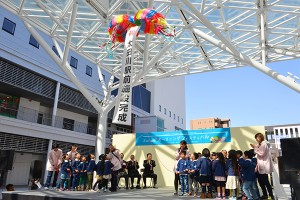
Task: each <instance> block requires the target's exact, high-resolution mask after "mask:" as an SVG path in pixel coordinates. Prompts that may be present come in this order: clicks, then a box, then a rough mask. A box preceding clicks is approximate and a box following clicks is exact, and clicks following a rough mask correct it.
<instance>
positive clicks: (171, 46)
mask: <svg viewBox="0 0 300 200" xmlns="http://www.w3.org/2000/svg"><path fill="white" fill-rule="evenodd" d="M0 5H1V6H3V7H5V8H6V9H8V10H10V11H12V12H14V13H15V14H17V15H19V16H20V18H21V19H22V20H23V21H24V23H25V25H26V26H27V28H28V30H29V31H30V32H31V33H32V34H33V36H34V37H35V38H36V39H37V40H38V42H39V43H40V44H41V46H42V47H43V48H44V49H45V50H46V51H47V53H48V54H49V55H50V56H51V57H52V58H53V60H54V61H55V62H56V63H57V64H58V65H59V66H60V67H61V68H62V69H63V70H64V71H65V73H66V74H67V76H68V77H69V78H70V80H71V81H72V82H73V83H74V84H75V85H76V86H77V87H78V88H79V90H80V91H81V92H82V93H83V95H84V96H85V97H86V98H87V99H88V100H89V101H90V102H91V103H92V105H93V106H94V107H95V108H96V109H97V110H98V111H99V133H98V137H97V145H98V148H97V149H98V150H97V153H100V152H101V151H102V150H101V149H102V147H103V140H104V138H105V130H106V114H107V112H108V111H109V110H110V109H111V108H112V107H113V106H114V105H115V104H114V103H115V101H116V98H117V97H116V98H114V99H111V98H110V91H112V90H113V89H115V88H117V87H118V86H117V84H116V83H113V77H114V76H116V77H120V75H121V74H120V72H121V60H122V53H123V48H124V45H123V44H122V43H117V44H116V46H115V48H114V49H113V57H112V58H108V57H107V51H106V50H105V48H101V47H99V46H101V45H103V44H105V43H107V42H109V40H110V39H109V35H108V33H107V28H108V24H109V22H110V20H111V19H112V17H113V16H115V15H119V14H129V15H134V14H135V13H136V12H137V11H138V10H140V9H143V8H147V7H151V8H154V9H155V10H156V11H158V12H160V13H162V14H163V15H164V16H165V18H166V20H167V22H168V24H170V25H172V26H175V27H176V38H175V40H174V41H170V40H168V39H167V38H166V37H164V36H162V35H143V34H140V35H139V36H138V37H137V42H136V49H137V52H136V55H135V60H134V72H133V85H138V84H141V83H144V82H148V81H152V80H155V79H158V78H164V77H170V76H179V75H187V74H194V73H203V72H209V71H215V70H223V69H231V68H235V67H242V66H252V67H255V68H257V69H258V70H260V71H261V72H263V73H265V74H267V75H268V76H270V77H272V78H274V79H275V80H277V81H279V82H281V83H283V84H285V85H286V86H288V87H290V88H291V89H293V90H295V91H297V92H300V85H299V84H298V83H296V82H295V81H294V80H293V79H291V78H288V77H286V76H283V75H280V74H279V73H277V72H275V71H273V70H272V69H270V68H269V67H267V66H266V63H268V62H276V61H282V60H288V59H296V58H299V57H300V49H299V48H300V45H299V38H300V0H247V1H246V0H191V1H190V0H2V1H1V3H0ZM35 29H39V30H41V31H43V32H45V33H46V34H48V35H50V36H51V37H52V39H53V42H54V43H55V44H56V47H59V45H57V44H58V43H61V44H64V50H62V49H60V48H58V52H59V54H60V58H59V57H58V56H56V55H55V54H54V53H53V52H52V50H51V48H50V47H49V46H48V45H47V43H46V42H45V41H44V40H43V39H42V37H40V36H39V34H38V32H37V31H36V30H35ZM70 48H71V49H72V50H74V51H76V52H77V53H79V54H81V55H82V56H84V57H85V58H87V59H89V60H90V61H92V62H93V63H95V64H96V65H97V66H98V69H99V72H101V70H103V69H105V70H107V71H109V72H110V73H111V74H112V77H111V79H110V83H109V84H108V85H105V84H104V81H103V77H102V73H99V79H100V80H101V83H102V88H103V91H104V96H105V98H104V100H103V101H102V100H101V101H100V100H99V99H97V97H95V96H93V95H91V94H90V93H89V91H88V90H87V89H86V88H84V87H83V85H82V84H81V82H80V81H79V80H78V79H77V78H76V76H75V75H74V74H73V72H72V69H71V68H70V67H69V64H68V62H67V56H68V52H69V49H70ZM99 148H100V150H99Z"/></svg>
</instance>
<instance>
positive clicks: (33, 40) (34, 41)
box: [29, 35, 40, 48]
mask: <svg viewBox="0 0 300 200" xmlns="http://www.w3.org/2000/svg"><path fill="white" fill-rule="evenodd" d="M29 44H31V45H32V46H34V47H36V48H39V47H40V44H39V43H38V41H36V39H35V38H34V37H33V36H32V35H30V38H29Z"/></svg>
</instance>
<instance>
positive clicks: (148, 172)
mask: <svg viewBox="0 0 300 200" xmlns="http://www.w3.org/2000/svg"><path fill="white" fill-rule="evenodd" d="M155 166H156V164H155V161H154V160H152V154H151V153H148V154H147V160H144V168H145V169H144V173H143V181H144V189H146V177H151V178H153V181H154V185H153V188H157V187H156V184H157V175H156V174H154V171H153V168H154V167H155Z"/></svg>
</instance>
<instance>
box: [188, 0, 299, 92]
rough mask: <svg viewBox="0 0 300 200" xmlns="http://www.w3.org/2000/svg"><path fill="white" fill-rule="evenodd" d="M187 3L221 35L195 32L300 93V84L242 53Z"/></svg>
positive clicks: (207, 21) (199, 18) (196, 14)
mask: <svg viewBox="0 0 300 200" xmlns="http://www.w3.org/2000/svg"><path fill="white" fill-rule="evenodd" d="M183 2H184V3H185V5H186V6H187V7H189V9H191V10H192V12H193V13H194V14H195V16H197V17H198V19H196V18H195V19H196V20H199V21H200V22H201V23H202V24H204V25H205V26H206V27H207V28H209V29H210V30H211V31H212V32H213V33H214V34H215V35H216V36H217V37H219V39H220V40H216V39H215V38H213V37H211V36H210V35H208V34H206V33H204V32H202V31H200V30H198V29H195V28H193V30H194V31H195V33H196V34H197V35H198V36H200V37H202V38H203V39H205V40H206V41H209V42H210V43H212V44H214V45H215V46H217V47H219V48H220V49H222V50H224V51H226V52H228V53H230V54H232V55H233V56H234V57H235V58H237V59H239V60H240V61H242V62H245V63H247V64H248V65H250V66H252V67H255V68H256V69H258V70H259V71H261V72H263V73H264V74H266V75H268V76H270V77H271V78H273V79H275V80H277V81H279V82H281V83H282V84H284V85H286V86H288V87H289V88H291V89H293V90H295V91H296V92H298V93H300V84H298V83H295V82H293V81H291V80H290V79H289V78H287V77H286V76H283V75H281V74H279V73H278V72H276V71H274V70H272V69H270V68H269V67H267V66H266V65H263V64H261V63H259V62H257V61H255V60H253V59H251V58H249V57H248V56H247V55H245V54H242V53H240V52H239V51H238V50H237V49H236V48H235V47H234V45H232V44H231V43H230V42H229V41H228V40H226V38H225V37H224V36H223V35H222V34H221V33H220V32H219V31H218V30H217V29H216V28H215V27H214V26H213V25H212V24H211V23H210V21H209V20H207V19H206V18H205V16H204V15H203V14H201V13H200V12H199V11H198V10H197V9H196V8H195V7H194V6H193V4H191V3H190V2H189V1H188V0H183Z"/></svg>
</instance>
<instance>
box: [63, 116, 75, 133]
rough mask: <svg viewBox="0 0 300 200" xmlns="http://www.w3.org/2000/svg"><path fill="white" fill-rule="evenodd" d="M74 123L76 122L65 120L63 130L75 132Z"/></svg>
mask: <svg viewBox="0 0 300 200" xmlns="http://www.w3.org/2000/svg"><path fill="white" fill-rule="evenodd" d="M74 122H75V121H74V120H73V119H68V118H64V120H63V129H67V130H70V131H73V130H74Z"/></svg>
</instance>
